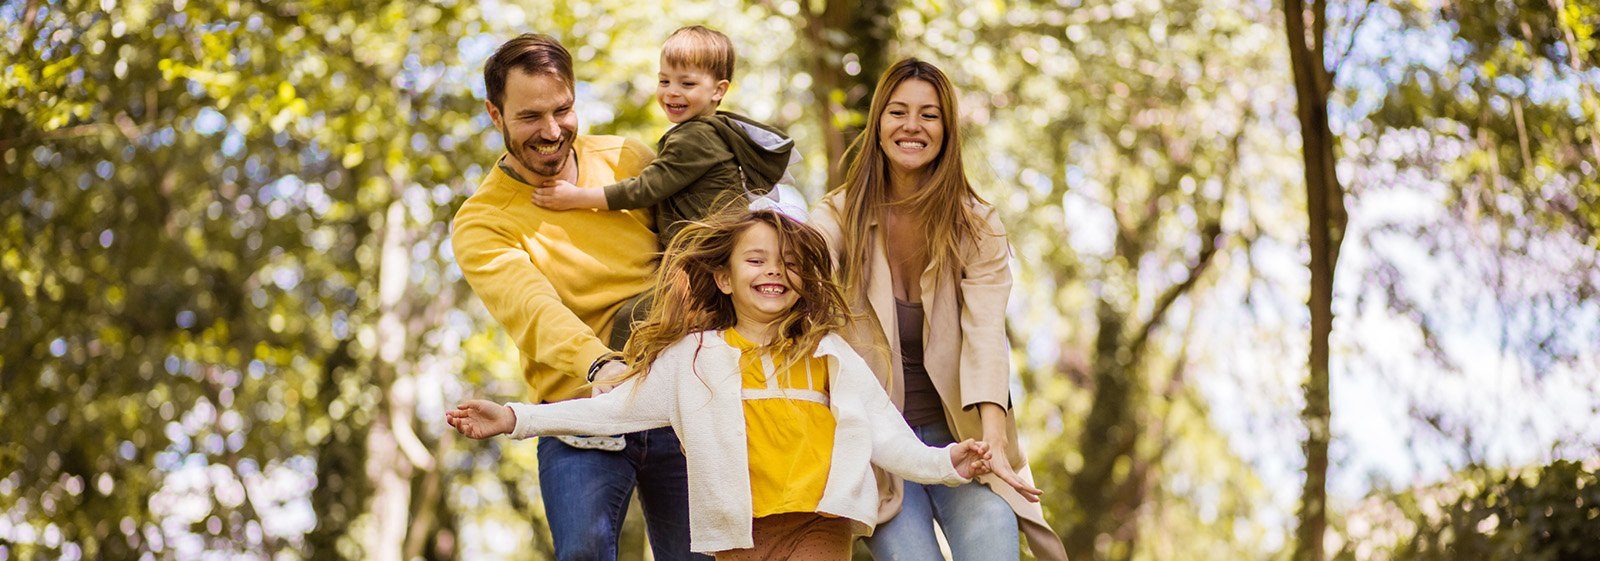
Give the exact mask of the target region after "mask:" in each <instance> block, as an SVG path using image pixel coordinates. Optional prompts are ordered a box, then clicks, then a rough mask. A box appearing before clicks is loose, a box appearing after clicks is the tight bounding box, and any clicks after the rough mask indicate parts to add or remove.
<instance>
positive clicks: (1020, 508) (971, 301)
mask: <svg viewBox="0 0 1600 561" xmlns="http://www.w3.org/2000/svg"><path fill="white" fill-rule="evenodd" d="M973 205H974V209H975V210H976V211H977V212H978V215H979V216H981V217H983V219H984V221H985V222H986V223H987V225H988V229H989V231H990V232H992V233H993V234H994V235H991V236H984V237H983V239H979V240H974V241H973V242H971V243H964V244H962V245H963V247H962V248H961V250H962V258H963V261H964V263H965V266H964V267H963V268H962V271H961V274H960V275H959V278H958V277H957V276H956V275H939V274H937V272H936V271H933V270H932V269H931V267H930V269H928V270H925V271H923V273H922V278H921V279H920V282H921V288H922V309H923V327H922V329H923V331H922V341H923V344H922V348H923V353H924V355H923V364H924V365H925V366H926V368H927V370H928V377H929V378H930V379H931V380H932V381H933V385H934V388H935V389H937V390H938V391H939V398H940V401H941V402H943V405H944V411H945V420H946V422H948V423H949V426H950V431H951V433H952V434H954V435H955V437H956V440H958V441H960V440H964V439H968V438H972V439H982V438H983V421H982V419H981V418H980V417H979V415H978V407H977V404H979V403H984V402H991V403H996V404H999V405H1001V406H1004V407H1005V409H1006V432H1007V440H1008V444H1007V446H1006V450H1005V454H1006V456H1007V459H1009V460H1010V462H1011V466H1012V467H1013V468H1014V469H1015V470H1016V471H1017V473H1018V475H1019V476H1021V477H1022V479H1023V480H1024V481H1028V482H1029V483H1030V484H1032V481H1033V476H1032V475H1031V474H1030V473H1029V471H1028V464H1027V458H1026V457H1024V456H1023V454H1022V449H1021V448H1020V447H1019V446H1018V445H1017V435H1016V431H1017V429H1016V427H1017V424H1016V419H1015V418H1014V417H1013V416H1012V409H1011V405H1012V404H1011V397H1010V381H1011V345H1010V342H1009V341H1008V340H1007V339H1006V326H1005V309H1006V299H1007V298H1008V297H1009V296H1010V293H1011V270H1010V255H1011V248H1010V245H1009V244H1008V243H1007V242H1006V237H1005V226H1004V225H1003V224H1001V223H1000V219H999V216H998V214H997V213H996V212H995V211H994V209H993V208H991V207H988V206H984V205H980V204H978V203H977V202H976V201H974V202H973ZM818 207H819V208H818V209H817V211H816V212H814V213H812V218H811V225H812V226H815V227H816V228H817V230H819V231H820V232H822V235H823V237H824V238H826V239H827V241H828V247H829V249H830V251H831V252H832V253H833V256H834V259H835V261H837V259H838V256H839V246H840V243H841V242H842V240H843V236H842V233H841V230H840V221H841V219H840V217H841V216H842V213H841V212H840V211H839V210H838V209H840V208H842V207H843V194H842V193H835V194H833V195H830V196H828V197H826V198H825V199H823V201H822V202H820V203H819V204H818ZM867 228H868V230H870V231H869V232H868V235H869V236H870V239H872V240H874V243H873V245H872V249H873V252H872V255H871V256H870V258H869V260H868V264H869V267H870V272H869V274H868V275H867V278H868V279H869V281H868V282H869V285H868V286H867V291H866V302H861V301H860V297H859V294H860V292H859V291H858V290H856V289H855V287H846V289H845V294H846V298H847V299H848V300H849V305H850V309H851V311H852V312H857V313H861V314H862V315H861V316H860V317H857V318H856V320H855V321H853V322H851V325H850V326H849V327H847V328H846V329H845V330H844V336H845V340H846V341H848V342H849V343H850V345H851V346H852V347H854V348H855V349H856V352H858V353H860V354H861V356H862V357H863V358H865V359H866V360H867V364H868V365H869V366H870V367H871V368H872V372H873V374H874V375H875V376H877V378H878V381H879V382H881V383H882V384H883V386H884V388H885V389H886V390H887V391H888V393H889V399H890V400H891V401H893V402H894V405H895V407H896V408H902V409H903V408H904V407H905V383H904V377H905V374H904V371H903V370H902V365H901V363H900V334H899V322H898V321H896V318H895V303H894V287H893V284H892V280H891V278H890V273H889V261H888V258H887V257H886V256H885V253H884V250H883V248H884V232H883V230H882V228H881V227H879V225H878V223H877V221H876V220H874V221H872V222H870V223H868V225H867ZM980 481H982V482H983V483H984V484H986V485H988V486H989V488H990V489H993V490H994V492H995V493H996V494H998V495H1000V496H1001V497H1003V498H1005V500H1006V502H1007V503H1009V504H1010V505H1011V509H1012V510H1014V511H1016V513H1017V522H1018V526H1019V527H1020V529H1021V531H1022V534H1023V535H1025V536H1027V538H1028V544H1029V548H1030V549H1031V550H1032V551H1033V554H1034V557H1036V558H1038V559H1040V560H1042V561H1044V560H1048V561H1065V559H1066V558H1067V553H1066V549H1065V548H1064V547H1062V545H1061V538H1060V537H1059V536H1057V535H1056V534H1055V532H1054V531H1052V530H1051V529H1050V526H1049V525H1047V524H1045V521H1044V511H1043V509H1041V508H1040V507H1039V504H1038V503H1030V502H1028V501H1027V500H1026V499H1023V498H1022V495H1021V494H1019V493H1017V492H1016V490H1015V489H1012V488H1011V486H1010V485H1007V484H1006V483H1005V482H1004V481H1001V480H1000V478H998V477H995V476H994V475H992V474H991V475H986V476H983V477H982V478H981V479H980ZM901 489H902V485H901V482H900V479H899V478H897V477H894V476H892V475H889V474H885V473H883V472H882V471H879V472H878V490H879V493H878V496H879V501H880V503H881V504H880V508H879V516H880V521H879V522H880V523H882V522H884V521H887V520H889V519H890V518H893V517H894V515H895V514H897V513H899V512H900V501H901Z"/></svg>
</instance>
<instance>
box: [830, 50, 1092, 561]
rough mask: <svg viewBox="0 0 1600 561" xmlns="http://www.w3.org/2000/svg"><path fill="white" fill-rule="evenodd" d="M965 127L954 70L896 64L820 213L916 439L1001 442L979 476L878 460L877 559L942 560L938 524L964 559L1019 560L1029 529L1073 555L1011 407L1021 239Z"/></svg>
mask: <svg viewBox="0 0 1600 561" xmlns="http://www.w3.org/2000/svg"><path fill="white" fill-rule="evenodd" d="M956 126H957V112H956V99H955V92H954V90H953V88H952V87H951V86H950V80H949V79H948V78H946V77H945V75H944V73H943V72H940V71H939V69H938V68H935V67H934V66H933V65H931V64H928V63H926V62H922V61H920V60H916V59H906V60H902V61H900V62H898V63H896V64H895V65H894V66H893V67H891V68H890V69H889V70H888V71H887V72H885V73H884V75H883V77H882V78H881V79H880V80H879V81H878V87H877V90H876V91H875V92H874V94H873V97H872V112H871V114H870V115H869V116H868V118H867V128H866V130H865V131H863V132H862V134H861V135H860V136H858V137H857V138H856V140H855V142H854V144H852V146H851V154H852V155H853V157H852V159H851V161H850V165H849V167H848V171H847V173H846V177H845V182H844V184H843V185H841V186H839V187H838V188H836V189H835V190H834V191H833V192H831V193H829V194H828V196H827V197H825V198H824V200H823V201H822V202H821V203H820V209H819V212H817V213H816V214H817V216H816V217H815V219H814V222H815V225H816V226H817V228H818V230H820V231H821V232H822V233H823V236H824V237H826V238H827V239H828V245H829V248H830V250H831V251H832V253H833V254H834V257H835V258H836V259H837V260H838V263H839V266H838V269H837V270H838V275H839V280H840V283H841V284H842V285H843V287H844V290H845V296H846V298H847V300H848V301H849V302H850V307H851V309H852V310H854V311H856V312H858V315H859V317H858V318H857V319H856V320H855V321H853V322H852V325H851V327H850V328H847V329H846V330H845V333H846V338H847V339H848V340H849V341H850V343H851V345H852V346H853V347H855V349H856V351H857V352H859V353H860V354H861V355H862V356H863V357H865V358H866V359H867V362H868V364H869V365H871V367H872V370H873V373H874V374H875V375H876V376H877V377H878V380H879V381H881V382H882V383H883V384H884V387H885V389H887V390H888V392H889V395H890V397H891V399H893V400H894V402H895V405H896V406H898V407H900V408H901V411H902V413H903V415H904V416H905V418H906V421H907V423H909V424H910V425H911V426H912V428H913V429H914V430H915V432H916V433H917V436H918V437H920V438H922V440H923V442H924V443H926V444H928V445H931V446H942V445H945V444H949V443H951V442H958V441H960V440H962V439H966V438H979V439H982V440H983V441H985V442H987V443H988V444H989V446H990V449H991V450H994V451H996V453H995V454H994V456H993V460H992V461H991V463H990V469H992V470H993V472H994V473H993V474H992V475H989V476H985V477H984V478H982V479H981V481H982V482H981V483H979V482H973V483H969V484H966V485H962V486H958V487H943V486H936V485H920V484H916V483H911V482H904V481H901V480H900V479H898V478H893V477H891V476H888V475H887V474H884V473H881V472H880V473H879V495H880V497H881V501H882V505H881V507H880V509H879V517H880V519H881V523H880V525H879V526H878V529H877V531H876V532H875V533H874V534H873V536H872V537H871V538H868V540H867V545H868V546H869V547H870V548H871V550H872V554H873V557H875V558H877V559H878V560H879V561H889V560H898V559H908V560H911V559H914V560H918V561H924V560H927V559H939V558H940V553H939V546H938V542H937V541H936V538H935V537H934V530H933V522H934V521H938V522H939V527H940V528H942V529H943V530H944V534H945V540H946V541H947V542H948V543H949V544H950V550H951V553H952V554H954V556H955V559H956V560H957V561H969V560H982V559H1005V560H1015V559H1017V558H1018V556H1019V555H1020V553H1019V551H1018V550H1019V545H1018V539H1017V538H1018V534H1019V530H1020V533H1023V534H1026V535H1027V537H1028V542H1029V546H1030V548H1031V549H1032V551H1033V553H1034V555H1035V557H1037V558H1039V559H1041V560H1065V559H1066V551H1065V550H1064V549H1063V548H1062V546H1061V540H1060V538H1058V537H1057V536H1056V535H1055V534H1054V533H1053V532H1052V531H1051V530H1050V528H1049V526H1047V525H1045V523H1044V515H1043V511H1042V510H1041V509H1040V508H1039V505H1038V504H1037V503H1038V500H1039V498H1038V497H1039V495H1040V494H1041V492H1040V491H1039V490H1038V489H1036V488H1034V487H1033V485H1032V483H1031V477H1029V475H1028V473H1027V471H1026V469H1025V467H1026V460H1025V458H1023V456H1022V453H1021V450H1020V449H1019V448H1018V447H1017V443H1016V423H1015V421H1014V419H1012V417H1011V415H1010V408H1011V400H1010V398H1009V393H1008V391H1009V381H1010V371H1011V368H1010V349H1009V343H1008V342H1007V340H1006V334H1005V306H1006V298H1007V296H1008V294H1009V293H1010V290H1011V273H1010V270H1009V269H1008V262H1007V261H1008V258H1009V255H1010V248H1009V246H1008V245H1007V243H1006V238H1005V229H1004V226H1002V225H1001V224H1000V221H999V218H998V217H997V216H996V215H995V212H994V210H993V209H992V208H990V207H989V206H988V205H987V204H986V203H985V202H984V201H983V200H982V199H980V198H979V197H978V196H977V194H976V193H974V192H973V190H972V186H971V184H969V183H968V182H967V178H966V174H965V172H964V171H963V170H962V165H961V137H960V135H959V134H958V133H957V131H956ZM869 310H870V313H868V311H869ZM1013 487H1015V488H1013ZM1019 489H1020V490H1019Z"/></svg>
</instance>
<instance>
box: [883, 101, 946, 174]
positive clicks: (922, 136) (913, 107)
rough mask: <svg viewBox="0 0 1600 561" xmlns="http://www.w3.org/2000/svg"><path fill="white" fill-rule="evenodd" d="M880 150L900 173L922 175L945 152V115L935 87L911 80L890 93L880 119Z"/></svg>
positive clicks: (895, 170)
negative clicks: (921, 172) (943, 150)
mask: <svg viewBox="0 0 1600 561" xmlns="http://www.w3.org/2000/svg"><path fill="white" fill-rule="evenodd" d="M878 126H879V128H878V146H879V147H880V148H882V149H883V152H884V154H886V155H887V156H888V158H889V167H890V169H891V170H893V171H894V172H896V173H909V172H920V171H923V170H924V168H926V167H927V166H928V163H929V162H932V161H933V160H934V158H937V157H939V151H940V150H942V149H944V114H943V112H942V109H940V106H939V94H938V92H937V91H935V90H934V89H933V84H929V83H928V82H925V81H923V80H918V79H915V78H913V79H910V80H906V81H904V82H900V84H899V85H897V86H895V87H894V91H891V92H889V104H888V105H887V106H885V107H884V110H883V115H882V116H880V117H879V118H878Z"/></svg>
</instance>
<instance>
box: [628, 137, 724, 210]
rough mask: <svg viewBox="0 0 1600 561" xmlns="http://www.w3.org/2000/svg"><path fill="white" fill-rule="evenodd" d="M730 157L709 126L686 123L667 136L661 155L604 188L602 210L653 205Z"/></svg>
mask: <svg viewBox="0 0 1600 561" xmlns="http://www.w3.org/2000/svg"><path fill="white" fill-rule="evenodd" d="M731 158H733V153H732V152H729V151H728V148H727V146H725V145H723V143H722V139H721V138H720V137H718V136H717V133H716V131H715V130H713V129H712V128H711V125H708V124H705V123H700V122H696V121H688V122H685V123H684V124H682V125H678V128H677V129H675V130H673V131H670V132H668V133H667V136H666V138H665V139H664V141H663V143H662V146H661V153H660V154H658V155H656V159H655V161H653V162H650V165H648V166H645V168H644V169H643V170H641V171H640V172H639V175H638V176H637V177H633V178H630V179H624V180H622V181H619V182H617V183H615V184H612V185H607V186H606V187H605V203H606V208H608V209H611V210H623V209H635V208H645V207H649V206H653V205H655V204H656V203H659V202H661V201H663V200H665V199H666V198H667V197H671V196H672V195H674V194H676V193H677V192H678V191H682V190H683V188H685V187H688V186H689V184H690V183H694V181H695V180H696V179H700V176H703V175H705V174H706V171H708V170H710V169H711V166H714V165H716V164H717V163H718V162H723V161H727V160H729V159H731Z"/></svg>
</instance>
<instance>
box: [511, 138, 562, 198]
mask: <svg viewBox="0 0 1600 561" xmlns="http://www.w3.org/2000/svg"><path fill="white" fill-rule="evenodd" d="M570 154H571V156H572V172H573V173H572V178H573V179H582V178H583V168H580V167H578V166H579V163H578V161H579V159H580V158H578V140H577V139H576V138H574V139H573V140H572V151H571V152H570ZM510 157H511V154H508V153H504V152H502V153H501V154H500V159H498V160H495V162H494V167H497V168H500V171H501V172H503V173H505V174H506V177H510V178H511V179H512V180H513V181H516V182H517V183H521V184H523V185H526V186H528V187H531V188H538V186H537V185H534V184H532V183H529V182H528V180H527V179H525V178H523V177H522V174H521V173H517V170H516V169H514V168H512V167H511V166H509V165H506V158H510ZM573 183H577V181H574V182H573Z"/></svg>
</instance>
